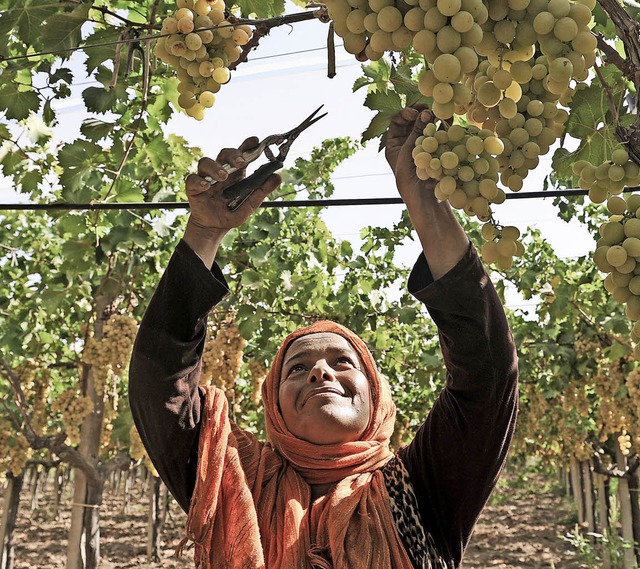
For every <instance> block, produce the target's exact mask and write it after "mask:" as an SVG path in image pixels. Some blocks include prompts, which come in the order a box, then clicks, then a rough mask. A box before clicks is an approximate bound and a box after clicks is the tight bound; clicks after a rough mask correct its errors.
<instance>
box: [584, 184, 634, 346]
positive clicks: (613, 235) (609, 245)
mask: <svg viewBox="0 0 640 569" xmlns="http://www.w3.org/2000/svg"><path fill="white" fill-rule="evenodd" d="M614 197H615V198H616V200H615V203H616V206H614V207H615V208H616V211H623V210H622V206H623V204H622V203H621V202H624V208H625V209H624V211H623V213H622V214H616V215H613V216H611V218H610V219H609V221H607V222H605V223H603V224H602V225H601V226H600V240H599V241H598V246H597V248H596V251H595V253H594V256H593V258H594V262H595V264H596V266H597V267H598V269H599V270H600V271H602V272H603V273H607V276H606V278H605V280H604V286H605V288H606V289H607V290H608V291H609V292H610V293H611V295H612V296H613V298H614V299H615V300H617V301H618V302H620V303H623V304H625V305H626V308H625V312H626V315H627V317H628V318H629V319H630V320H633V321H636V324H635V325H634V328H633V332H632V336H633V338H634V339H635V340H636V341H639V340H640V324H638V322H637V321H639V320H640V217H639V216H640V210H639V208H640V195H637V194H631V195H629V196H628V197H627V199H626V200H624V199H623V198H621V197H619V196H614ZM611 199H613V198H611Z"/></svg>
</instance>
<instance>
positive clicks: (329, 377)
mask: <svg viewBox="0 0 640 569" xmlns="http://www.w3.org/2000/svg"><path fill="white" fill-rule="evenodd" d="M308 380H309V382H310V383H313V382H315V381H335V380H336V376H335V373H334V371H333V368H332V367H331V366H330V365H329V364H328V363H327V361H326V360H318V361H317V362H316V364H315V365H314V366H313V367H312V368H311V370H310V371H309V376H308Z"/></svg>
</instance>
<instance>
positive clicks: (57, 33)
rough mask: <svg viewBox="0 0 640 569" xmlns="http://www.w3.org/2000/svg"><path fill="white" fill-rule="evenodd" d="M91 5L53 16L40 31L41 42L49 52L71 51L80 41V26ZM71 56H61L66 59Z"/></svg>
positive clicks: (87, 15)
mask: <svg viewBox="0 0 640 569" xmlns="http://www.w3.org/2000/svg"><path fill="white" fill-rule="evenodd" d="M90 7H91V4H79V5H77V6H76V7H75V8H74V9H73V11H72V12H69V13H64V14H54V15H53V16H51V17H50V18H48V19H47V22H46V24H45V25H44V27H43V28H42V29H41V31H40V34H41V36H42V41H43V42H44V44H45V45H46V46H47V49H48V50H50V51H57V50H66V49H73V48H75V47H78V46H79V45H80V42H81V41H82V33H81V30H82V26H83V25H84V23H85V22H86V21H87V18H88V17H89V9H90ZM70 55H71V52H69V53H68V54H65V55H62V56H61V57H62V58H63V59H64V58H67V57H69V56H70Z"/></svg>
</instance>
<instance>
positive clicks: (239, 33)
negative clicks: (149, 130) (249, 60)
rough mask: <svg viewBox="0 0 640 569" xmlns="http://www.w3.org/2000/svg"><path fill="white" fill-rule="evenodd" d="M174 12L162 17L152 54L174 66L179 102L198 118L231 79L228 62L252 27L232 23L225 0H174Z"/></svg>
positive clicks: (233, 60)
mask: <svg viewBox="0 0 640 569" xmlns="http://www.w3.org/2000/svg"><path fill="white" fill-rule="evenodd" d="M176 5H177V10H176V12H175V13H174V14H173V15H172V16H169V17H167V18H165V19H164V21H163V23H162V31H161V33H162V34H167V36H166V37H161V38H160V39H159V40H158V42H157V43H156V46H155V55H156V57H158V59H160V60H161V61H163V62H164V63H166V64H167V65H170V66H171V67H173V68H174V69H175V72H176V75H177V76H178V79H179V83H178V91H179V92H180V96H179V97H178V104H179V105H180V107H182V108H183V109H184V110H185V111H186V113H187V114H188V115H189V116H191V117H193V118H195V119H197V120H202V119H203V118H204V114H205V110H206V109H207V108H209V107H212V106H213V105H214V103H215V100H216V97H215V94H216V93H217V92H218V91H219V90H220V87H221V86H222V85H224V84H225V83H228V82H229V80H230V79H231V72H230V71H229V64H231V63H234V62H235V61H237V60H238V59H239V58H240V55H241V54H242V47H241V46H243V45H246V44H247V43H248V42H249V40H250V39H251V36H252V35H253V30H252V29H251V27H250V26H248V25H245V24H240V25H234V24H233V23H232V21H231V20H232V17H231V16H230V14H229V12H228V11H226V6H225V3H224V0H215V1H208V0H195V2H194V0H177V1H176Z"/></svg>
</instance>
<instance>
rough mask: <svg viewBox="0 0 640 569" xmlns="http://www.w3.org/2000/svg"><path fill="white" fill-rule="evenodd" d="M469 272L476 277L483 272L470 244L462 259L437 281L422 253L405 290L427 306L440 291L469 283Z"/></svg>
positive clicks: (476, 254) (474, 250)
mask: <svg viewBox="0 0 640 569" xmlns="http://www.w3.org/2000/svg"><path fill="white" fill-rule="evenodd" d="M470 272H471V273H477V274H478V275H480V274H482V273H483V272H484V267H483V266H482V262H481V261H480V258H479V257H478V253H477V252H476V249H475V247H474V246H473V244H472V243H471V242H469V247H468V249H467V252H466V253H465V254H464V256H463V257H462V259H460V261H458V263H457V264H456V265H455V266H454V267H453V268H452V269H451V270H450V271H449V272H447V273H446V274H445V275H443V276H442V277H440V278H439V279H438V280H434V278H433V275H432V274H431V270H430V269H429V264H428V263H427V259H426V258H425V256H424V253H420V256H419V257H418V260H417V261H416V263H415V265H414V266H413V269H412V270H411V274H410V275H409V281H408V283H407V288H408V290H409V293H410V294H412V295H413V296H414V297H415V298H417V299H418V300H420V301H421V302H423V303H425V304H427V305H429V304H430V303H429V299H431V298H434V297H435V296H438V295H440V294H441V291H450V290H452V288H454V287H457V286H458V283H460V282H461V281H463V282H470V279H469V273H470ZM471 282H473V281H471Z"/></svg>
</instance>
